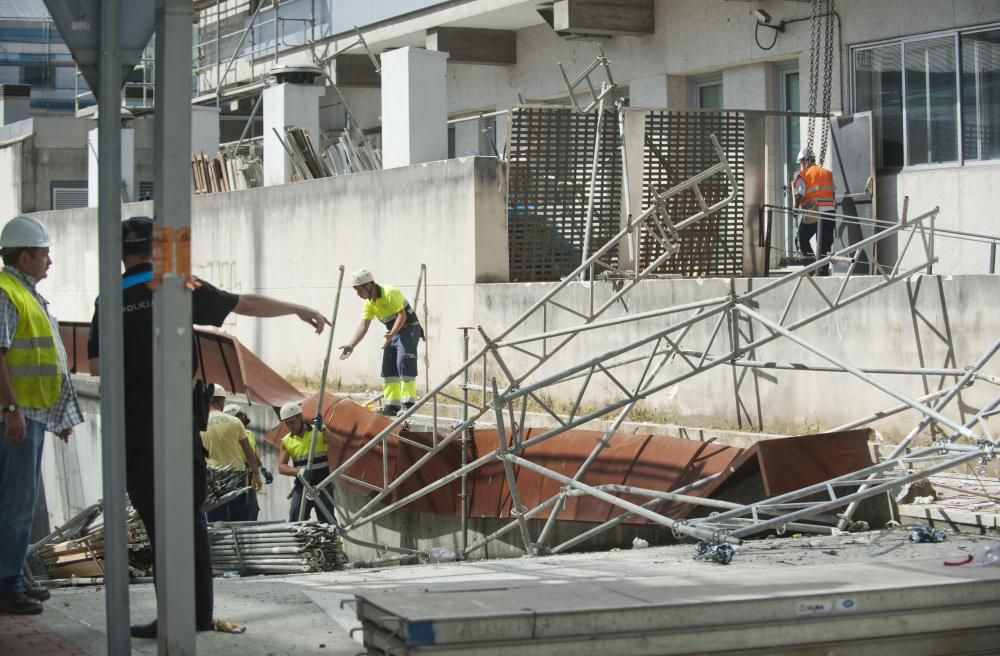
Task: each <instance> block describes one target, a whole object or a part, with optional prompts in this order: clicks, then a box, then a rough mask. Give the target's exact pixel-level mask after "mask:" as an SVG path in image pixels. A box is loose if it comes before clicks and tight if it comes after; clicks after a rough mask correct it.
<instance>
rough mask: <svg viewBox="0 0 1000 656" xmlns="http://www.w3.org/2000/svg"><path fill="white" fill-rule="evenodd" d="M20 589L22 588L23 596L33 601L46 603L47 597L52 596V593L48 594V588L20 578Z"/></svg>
mask: <svg viewBox="0 0 1000 656" xmlns="http://www.w3.org/2000/svg"><path fill="white" fill-rule="evenodd" d="M21 587H23V588H24V594H26V595H27V596H29V597H31V598H32V599H34V600H35V601H48V599H49V597H51V596H52V593H51V592H49V590H48V588H46V587H45V586H42V585H39V584H38V583H35V582H34V581H29V580H28V579H26V578H24V577H22V578H21Z"/></svg>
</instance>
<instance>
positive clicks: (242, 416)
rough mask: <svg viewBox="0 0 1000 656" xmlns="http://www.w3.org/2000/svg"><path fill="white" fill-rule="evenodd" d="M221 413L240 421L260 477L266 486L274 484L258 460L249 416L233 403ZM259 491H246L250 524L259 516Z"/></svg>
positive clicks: (269, 473) (261, 462) (272, 478)
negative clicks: (255, 460)
mask: <svg viewBox="0 0 1000 656" xmlns="http://www.w3.org/2000/svg"><path fill="white" fill-rule="evenodd" d="M222 411H223V412H224V413H226V414H227V415H229V416H230V417H236V418H237V419H239V420H240V423H241V424H243V432H244V433H245V434H246V437H247V443H248V444H249V445H250V449H251V450H252V451H253V454H254V456H255V457H256V458H257V464H258V465H260V475H261V477H263V479H264V483H265V484H266V485H270V484H271V483H272V482H274V476H272V475H271V472H269V471H267V467H265V466H264V461H263V460H261V459H260V453H258V451H257V438H256V437H254V434H253V431H251V430H250V416H249V415H247V413H246V412H244V411H243V408H241V407H240V406H238V405H236V404H235V403H230V404H229V405H227V406H226V407H225V408H223V409H222ZM248 484H249V483H248ZM259 490H260V488H259V487H258V486H256V485H253V486H251V488H250V489H249V490H247V514H248V515H249V517H250V521H251V522H256V521H257V517H259V516H260V504H259V503H258V501H257V492H258V491H259Z"/></svg>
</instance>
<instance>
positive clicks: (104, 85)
mask: <svg viewBox="0 0 1000 656" xmlns="http://www.w3.org/2000/svg"><path fill="white" fill-rule="evenodd" d="M119 1H120V0H105V2H103V3H101V8H100V21H101V27H100V30H101V31H100V51H101V54H100V60H99V63H98V67H99V79H100V82H99V83H98V88H97V89H96V92H97V94H98V96H97V101H98V107H99V110H100V112H99V114H98V117H97V120H98V131H97V143H98V146H97V149H98V153H99V156H100V166H99V167H98V191H97V194H98V196H97V198H98V201H97V204H98V209H97V213H98V226H97V234H98V239H99V241H100V258H99V260H100V262H99V275H100V294H101V302H100V303H99V304H98V312H99V321H100V324H101V336H100V339H101V343H100V349H101V371H100V372H99V373H100V376H101V395H100V396H101V467H102V471H103V481H102V487H103V494H104V531H105V540H104V553H105V561H104V562H105V565H104V580H105V585H106V593H105V596H104V605H105V613H106V621H107V646H108V653H109V654H127V653H129V651H130V649H131V642H130V641H131V638H130V637H129V612H128V537H127V536H126V534H125V523H126V518H125V384H124V358H123V356H122V348H123V344H124V342H123V330H122V284H121V260H122V257H121V255H122V236H121V233H122V230H121V214H122V198H121V180H122V173H121V171H122V162H121V109H120V107H121V102H122V96H121V93H122V92H121V89H122V67H121V50H120V48H121V34H120V31H119V30H120V29H121V28H120V20H121V15H120V11H119V10H120V5H119ZM64 246H65V247H68V246H69V245H68V244H66V245H64ZM95 373H98V372H95Z"/></svg>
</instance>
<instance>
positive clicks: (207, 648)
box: [36, 529, 1000, 656]
mask: <svg viewBox="0 0 1000 656" xmlns="http://www.w3.org/2000/svg"><path fill="white" fill-rule="evenodd" d="M909 535H910V533H909V531H907V530H905V529H897V530H894V531H887V532H870V533H859V534H851V535H842V536H827V537H813V536H808V537H787V538H773V539H766V540H755V541H752V542H748V543H747V544H745V545H744V546H742V547H739V548H738V549H737V552H736V556H735V558H734V559H733V562H732V563H731V564H730V565H719V564H716V563H707V562H699V561H695V560H693V559H692V557H691V556H692V554H693V547H692V545H674V546H668V547H650V548H647V549H632V550H621V551H610V552H602V553H586V554H570V555H564V556H546V557H539V558H518V559H508V560H492V561H470V562H462V563H446V564H432V565H419V566H410V567H386V568H382V569H367V570H349V571H344V572H331V573H324V574H309V575H296V576H280V577H248V578H220V579H217V580H216V586H215V594H216V617H218V618H224V619H229V620H232V621H235V622H238V623H240V624H245V625H246V626H247V631H246V633H244V634H239V635H232V634H223V633H201V634H199V635H198V650H199V651H200V652H202V653H211V654H212V655H213V656H228V655H230V654H234V655H235V654H241V655H254V654H261V655H265V654H266V655H269V656H271V655H273V656H278V655H281V654H330V655H336V656H353V655H355V654H358V653H359V652H363V647H362V644H361V642H360V640H361V635H360V632H357V633H355V634H354V637H352V636H351V635H350V630H351V629H352V628H354V627H355V626H357V620H356V616H355V613H354V609H353V607H352V606H351V605H347V606H346V607H344V608H341V602H343V601H346V600H351V599H353V596H354V594H355V593H359V592H375V591H391V590H397V589H398V590H405V591H409V592H415V591H424V590H426V591H445V590H447V591H455V590H470V589H487V588H497V587H504V588H510V587H524V588H531V587H535V586H545V587H546V589H548V590H552V589H553V588H552V587H551V586H558V585H561V584H567V583H576V584H580V583H586V582H587V581H588V580H591V581H594V582H595V583H596V582H597V581H608V580H609V579H615V580H627V579H644V578H650V577H654V576H656V577H662V576H664V575H676V576H691V575H697V574H700V573H704V572H723V571H724V572H725V573H726V574H727V580H729V581H731V583H730V585H731V586H736V587H738V586H739V585H740V581H741V576H742V575H745V574H746V573H748V572H751V571H759V570H761V569H765V568H774V569H776V570H777V569H787V568H790V567H801V566H806V565H815V564H825V565H839V566H843V571H844V576H845V577H850V572H851V564H852V563H859V562H880V561H881V562H898V561H906V560H917V559H940V560H941V561H946V560H952V561H955V560H961V559H963V558H964V557H965V556H966V555H967V554H968V553H969V552H970V551H971V550H972V549H973V548H975V546H976V545H977V544H982V543H987V542H991V543H995V542H997V541H1000V536H998V535H996V534H988V535H986V536H981V535H972V534H970V535H963V534H956V533H953V532H948V538H947V540H945V541H944V542H942V543H937V544H933V543H920V544H917V543H912V542H910V540H909ZM722 592H723V591H721V590H720V594H722ZM130 598H131V612H132V617H133V621H146V620H148V619H150V618H151V617H152V616H153V612H154V592H153V586H152V585H148V584H144V585H134V586H132V588H131V591H130ZM36 621H37V622H38V623H39V624H40V625H42V626H43V627H44V628H45V629H47V630H49V631H51V632H53V633H55V634H57V635H58V636H60V637H62V638H63V639H64V640H66V641H67V642H69V643H70V644H73V645H75V646H77V647H79V648H80V649H82V650H83V651H84V652H86V653H87V654H104V653H106V651H107V650H106V646H105V644H106V643H105V613H104V594H103V590H102V588H100V587H87V588H61V589H56V590H54V591H53V595H52V599H51V600H50V601H48V602H47V603H46V610H45V612H44V613H43V614H42V615H40V616H38V617H37V618H36ZM133 653H137V654H151V653H156V642H155V641H153V640H135V641H133Z"/></svg>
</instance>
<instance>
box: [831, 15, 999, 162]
mask: <svg viewBox="0 0 1000 656" xmlns="http://www.w3.org/2000/svg"><path fill="white" fill-rule="evenodd" d="M997 29H1000V21H998V22H993V23H984V24H982V25H972V26H968V27H959V28H952V29H947V30H937V31H934V32H921V33H919V34H910V35H906V36H900V37H894V38H890V39H880V40H877V41H866V42H864V43H855V44H852V45H851V46H850V47H849V48H848V63H849V65H850V78H849V79H850V85H851V111H852V112H854V113H857V112H858V111H859V110H858V86H857V66H856V56H857V53H858V51H861V50H869V49H872V48H877V47H879V46H888V45H898V46H899V49H900V78H901V79H900V94H901V98H902V123H903V165H902V166H899V167H897V166H883V165H882V164H881V163H879V164H878V171H904V170H905V171H926V170H934V169H947V168H955V167H960V166H989V165H991V164H992V165H994V166H996V165H998V164H1000V159H974V160H969V159H967V158H966V156H965V144H964V139H963V138H962V129H963V127H964V117H963V115H962V100H963V98H962V64H963V61H962V36H963V35H966V34H975V33H977V32H989V31H992V30H997ZM943 37H951V39H952V47H953V48H954V54H955V90H956V95H955V97H956V100H955V117H956V120H955V133H956V134H955V139H956V140H957V153H958V157H957V158H956V159H955V160H954V161H950V162H933V163H925V164H924V163H922V164H909V163H908V162H909V159H910V143H909V142H910V137H909V123H908V118H909V112H908V110H907V102H906V97H907V95H906V91H907V88H906V45H907V44H908V43H910V44H913V43H919V42H921V41H927V40H931V39H940V38H943ZM879 138H881V135H879Z"/></svg>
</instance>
